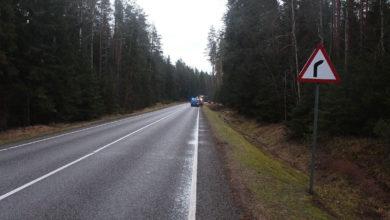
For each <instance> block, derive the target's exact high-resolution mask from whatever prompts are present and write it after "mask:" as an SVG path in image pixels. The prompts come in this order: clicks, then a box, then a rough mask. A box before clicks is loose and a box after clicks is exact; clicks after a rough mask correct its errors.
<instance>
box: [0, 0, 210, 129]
mask: <svg viewBox="0 0 390 220" xmlns="http://www.w3.org/2000/svg"><path fill="white" fill-rule="evenodd" d="M174 62H175V61H174ZM211 82H212V79H211V76H210V75H208V74H207V73H205V72H202V71H198V70H197V69H195V68H193V67H189V66H187V65H186V64H185V63H184V61H182V60H178V61H177V62H176V63H172V61H171V60H170V58H169V56H164V54H163V51H162V45H161V36H160V35H159V34H158V32H157V30H156V28H155V27H154V26H153V25H151V24H149V22H148V20H147V15H146V14H145V13H144V12H143V10H142V9H141V8H140V7H139V6H138V5H137V4H136V3H134V2H133V1H123V0H115V1H114V5H111V3H110V0H57V1H52V0H29V1H23V0H2V1H0V130H6V129H9V128H15V127H23V126H30V125H36V124H48V123H58V122H73V121H81V120H89V119H93V118H97V117H99V116H102V115H105V114H113V113H128V112H132V111H134V110H137V109H141V108H145V107H147V106H151V105H153V104H155V103H158V102H161V103H169V102H172V101H187V100H189V99H190V97H191V96H195V95H199V94H205V95H211V94H212V84H211Z"/></svg>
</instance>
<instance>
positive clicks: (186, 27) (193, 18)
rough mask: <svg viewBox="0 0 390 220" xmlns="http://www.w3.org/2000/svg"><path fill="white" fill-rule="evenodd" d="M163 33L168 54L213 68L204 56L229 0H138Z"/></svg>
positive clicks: (158, 29) (165, 49)
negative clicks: (209, 39) (209, 36)
mask: <svg viewBox="0 0 390 220" xmlns="http://www.w3.org/2000/svg"><path fill="white" fill-rule="evenodd" d="M136 2H137V4H138V5H139V6H140V7H141V8H143V9H144V11H145V13H146V14H147V15H148V20H149V22H150V23H152V24H154V25H155V26H156V28H157V31H158V33H159V34H160V35H161V37H162V44H163V51H164V55H165V56H168V55H169V56H170V57H171V60H172V62H175V61H176V60H178V59H180V58H181V59H183V60H184V62H185V63H186V64H187V65H189V66H191V67H196V68H198V69H199V70H203V71H208V72H211V66H210V64H209V62H208V61H207V57H206V56H205V52H204V51H205V48H206V45H207V35H208V32H209V29H210V27H211V26H212V25H214V27H215V28H216V29H220V28H221V26H222V24H223V22H222V17H223V15H224V13H225V11H226V3H227V0H136Z"/></svg>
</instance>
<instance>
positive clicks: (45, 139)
mask: <svg viewBox="0 0 390 220" xmlns="http://www.w3.org/2000/svg"><path fill="white" fill-rule="evenodd" d="M145 114H146V113H145ZM142 115H144V114H141V115H136V116H129V117H126V118H124V119H120V120H116V121H112V122H108V123H104V124H100V125H97V126H93V127H89V128H84V129H81V130H77V131H72V132H69V133H65V134H60V135H56V136H53V137H49V138H44V139H41V140H37V141H33V142H28V143H25V144H20V145H17V146H13V147H9V148H4V149H0V152H2V151H8V150H12V149H15V148H19V147H23V146H26V145H30V144H36V143H39V142H43V141H48V140H51V139H55V138H59V137H63V136H66V135H70V134H75V133H80V132H83V131H88V130H91V129H94V128H99V127H103V126H105V125H110V124H114V123H118V122H121V121H125V120H128V119H135V118H138V117H140V116H142Z"/></svg>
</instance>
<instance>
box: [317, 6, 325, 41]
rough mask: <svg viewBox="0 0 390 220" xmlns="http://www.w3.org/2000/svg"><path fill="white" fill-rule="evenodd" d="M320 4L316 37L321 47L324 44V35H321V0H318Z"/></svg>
mask: <svg viewBox="0 0 390 220" xmlns="http://www.w3.org/2000/svg"><path fill="white" fill-rule="evenodd" d="M319 4H320V15H319V16H320V20H319V25H318V37H319V38H320V42H321V44H322V45H323V44H324V35H323V26H322V16H323V15H322V0H319Z"/></svg>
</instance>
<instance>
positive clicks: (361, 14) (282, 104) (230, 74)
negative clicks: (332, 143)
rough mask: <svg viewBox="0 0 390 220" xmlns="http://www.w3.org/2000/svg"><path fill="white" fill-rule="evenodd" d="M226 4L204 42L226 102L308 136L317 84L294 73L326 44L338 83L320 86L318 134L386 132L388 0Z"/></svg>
mask: <svg viewBox="0 0 390 220" xmlns="http://www.w3.org/2000/svg"><path fill="white" fill-rule="evenodd" d="M227 8H228V11H227V14H226V16H225V26H226V27H225V29H224V30H222V31H221V32H220V33H217V34H216V31H215V30H213V29H211V31H210V37H209V47H208V49H209V55H210V61H211V63H212V64H213V65H214V67H215V68H214V69H215V72H216V74H215V75H216V76H217V78H220V81H221V82H222V83H221V84H220V85H219V90H218V94H217V97H218V99H219V100H220V101H222V102H223V103H224V104H225V105H227V106H229V107H232V108H234V109H237V110H238V111H239V112H240V113H243V114H246V115H248V116H251V117H256V118H257V120H258V121H259V122H262V123H272V122H281V121H285V122H286V124H287V125H288V127H289V128H290V130H291V134H290V135H292V136H295V137H297V136H301V137H302V136H306V135H311V132H312V131H311V129H312V121H313V106H314V93H315V90H314V85H313V84H312V83H302V84H300V83H298V82H297V76H298V74H299V71H300V70H301V69H302V67H303V66H304V64H305V63H306V61H307V59H308V58H309V56H310V55H311V53H312V52H313V51H314V49H315V48H316V46H317V45H318V44H323V45H324V46H325V49H326V51H327V52H328V54H329V55H330V57H331V60H332V62H333V63H334V65H335V68H336V71H337V72H338V74H339V76H340V78H341V83H340V84H336V85H329V84H327V85H325V84H324V85H321V88H320V115H319V120H320V121H319V126H320V128H319V129H320V131H321V134H322V135H323V134H327V135H371V134H377V135H383V136H388V135H390V86H389V82H390V65H389V63H390V54H389V51H390V3H389V1H388V0H359V1H357V0H283V1H277V0H229V1H228V3H227ZM218 81H219V80H217V82H218Z"/></svg>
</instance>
